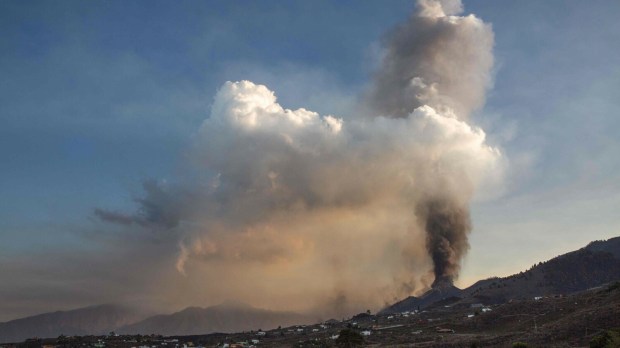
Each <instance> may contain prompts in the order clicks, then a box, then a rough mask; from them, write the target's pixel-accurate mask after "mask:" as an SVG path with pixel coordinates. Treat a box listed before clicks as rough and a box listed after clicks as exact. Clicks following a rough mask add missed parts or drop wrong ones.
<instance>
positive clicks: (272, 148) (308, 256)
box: [95, 0, 503, 315]
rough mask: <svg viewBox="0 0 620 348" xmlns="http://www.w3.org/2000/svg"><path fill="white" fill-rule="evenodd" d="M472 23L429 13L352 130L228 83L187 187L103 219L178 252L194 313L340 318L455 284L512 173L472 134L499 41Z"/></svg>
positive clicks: (161, 189)
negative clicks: (481, 190) (487, 197)
mask: <svg viewBox="0 0 620 348" xmlns="http://www.w3.org/2000/svg"><path fill="white" fill-rule="evenodd" d="M461 10H462V6H461V4H460V2H458V1H445V2H440V1H433V0H424V1H419V2H418V7H417V10H416V12H415V13H414V15H412V16H411V17H410V18H409V20H408V21H407V22H406V23H405V24H403V25H401V26H399V27H398V28H396V29H395V30H394V31H393V32H391V33H390V34H389V35H388V36H387V37H386V41H385V43H386V47H385V51H386V53H385V55H384V60H383V62H382V64H381V66H380V67H379V69H378V71H377V73H376V75H375V79H374V83H373V85H372V86H371V87H370V88H369V92H368V93H367V94H366V95H365V96H364V98H363V100H362V101H361V102H360V104H361V105H362V106H363V107H364V108H365V109H366V110H365V111H364V112H359V113H358V114H356V113H355V112H353V111H352V112H351V114H352V116H348V117H346V118H341V117H338V116H333V115H319V114H318V113H315V112H312V111H309V110H306V109H303V108H300V109H296V110H291V109H286V108H285V107H283V106H281V105H280V104H279V103H278V102H277V99H276V96H275V93H274V92H273V91H271V90H269V88H268V87H266V86H263V85H260V84H256V83H253V82H250V81H237V82H226V83H225V84H224V85H223V86H222V87H221V89H220V90H219V91H218V92H217V94H216V95H215V98H214V101H213V104H212V107H211V110H210V114H209V116H208V117H207V118H206V119H205V120H204V122H203V123H202V125H201V126H200V128H199V129H198V130H197V131H196V134H195V135H194V144H193V147H192V148H191V150H189V151H188V152H189V153H188V155H187V158H188V160H189V161H188V165H187V166H188V168H187V170H186V172H187V173H186V174H187V175H186V176H183V177H179V178H177V179H176V180H169V181H167V182H166V183H157V182H148V183H147V184H146V185H145V187H144V188H145V192H146V194H145V195H144V197H142V198H140V199H138V200H137V203H138V205H139V207H138V210H137V212H136V213H135V214H121V213H110V212H108V211H105V210H97V211H95V214H96V215H97V216H99V217H100V218H101V219H102V220H105V221H107V222H116V223H117V224H118V226H119V227H120V228H126V229H128V230H131V231H134V230H136V229H141V230H149V231H155V232H156V233H155V234H153V235H154V236H155V237H157V238H155V237H153V238H155V239H156V240H157V241H159V240H163V241H166V242H167V241H170V240H172V241H174V242H173V243H171V244H172V245H170V250H171V252H172V253H176V262H175V263H174V265H173V267H176V269H177V271H178V273H177V274H176V276H177V277H179V278H176V279H172V280H171V279H167V280H168V281H167V282H165V283H170V284H175V286H174V289H169V293H167V295H168V296H174V297H175V298H180V299H183V300H184V301H187V303H186V304H187V305H196V304H197V303H199V304H202V305H204V304H205V303H204V301H212V302H211V303H218V302H221V301H222V300H224V299H226V298H235V299H237V300H241V301H244V302H248V303H252V304H254V305H257V306H261V307H270V308H274V309H288V310H291V309H293V310H303V309H305V308H303V306H304V305H307V306H310V307H315V306H318V305H321V304H324V307H325V313H334V311H335V312H337V313H335V314H336V315H341V314H342V315H344V314H346V313H350V312H355V311H359V310H360V309H361V310H365V309H367V308H369V307H371V308H372V307H374V308H377V307H379V306H381V305H383V303H385V301H386V299H390V300H391V299H394V298H398V297H402V296H405V295H410V294H411V292H416V291H420V290H423V289H424V288H425V287H428V285H429V283H430V282H431V281H432V279H431V280H429V272H430V273H432V274H433V275H434V279H435V281H436V282H437V281H440V280H447V281H450V282H451V281H452V280H453V279H455V278H456V277H457V276H458V271H459V268H460V266H459V265H460V262H461V260H462V258H463V257H464V255H465V253H466V252H467V249H468V241H467V237H468V234H469V232H470V231H471V224H470V218H469V209H468V206H469V202H470V201H471V200H472V198H473V197H474V193H475V191H476V189H477V188H478V187H479V186H480V185H481V183H483V182H485V183H488V182H497V181H500V178H501V176H502V167H503V160H502V156H501V154H500V152H499V150H498V149H496V148H494V147H492V146H489V145H488V144H487V143H486V136H485V133H484V131H483V130H481V129H480V128H477V127H475V126H473V125H470V124H469V123H467V122H468V119H469V115H470V113H471V112H472V111H473V110H475V109H476V108H478V107H480V106H481V105H482V103H483V101H484V91H485V90H486V88H487V87H488V86H489V83H490V78H489V76H490V75H489V70H490V68H491V66H492V60H493V59H492V54H491V49H492V42H493V34H492V31H491V29H490V26H488V25H486V24H484V23H483V22H482V21H481V20H480V19H478V18H476V17H474V16H472V15H470V16H465V17H460V16H456V15H455V14H457V13H459V12H460V11H461ZM368 113H371V114H374V115H376V116H375V117H366V116H367V114H368ZM188 178H192V179H188ZM161 234H165V235H166V237H165V238H164V237H161V238H160V237H159V236H160V235H161ZM230 274H234V275H235V276H234V277H230V276H229V275H230ZM170 277H172V276H170ZM360 289H363V291H361V290H360ZM171 294H173V295H171ZM167 295H166V294H159V295H158V298H161V297H165V296H167ZM334 298H336V299H338V301H337V302H338V303H339V304H338V305H337V306H335V305H334ZM205 299H207V300H205ZM340 299H342V301H340ZM344 299H346V301H344ZM207 304H208V303H207ZM335 307H337V308H335Z"/></svg>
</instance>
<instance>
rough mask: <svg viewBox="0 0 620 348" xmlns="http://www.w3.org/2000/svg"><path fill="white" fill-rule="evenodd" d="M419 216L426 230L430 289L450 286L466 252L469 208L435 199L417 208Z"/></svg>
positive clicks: (469, 225) (468, 231)
mask: <svg viewBox="0 0 620 348" xmlns="http://www.w3.org/2000/svg"><path fill="white" fill-rule="evenodd" d="M419 216H420V217H421V218H422V219H423V223H424V229H425V230H426V248H427V250H428V252H429V255H430V256H431V258H432V260H433V273H434V274H435V281H434V282H433V286H432V287H433V288H435V287H437V286H442V285H447V284H450V285H451V284H452V282H453V281H454V279H456V278H457V277H458V273H459V270H460V261H461V259H462V258H463V256H465V254H466V253H467V250H469V242H468V239H467V238H468V235H469V233H470V231H471V221H470V217H469V209H468V208H467V206H465V205H459V204H458V203H456V202H454V201H452V200H450V199H436V200H431V201H429V202H426V203H425V204H424V205H423V206H422V207H420V212H419Z"/></svg>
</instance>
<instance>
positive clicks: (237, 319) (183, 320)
mask: <svg viewBox="0 0 620 348" xmlns="http://www.w3.org/2000/svg"><path fill="white" fill-rule="evenodd" d="M312 321H313V320H311V318H310V317H307V316H304V315H301V314H298V313H293V312H277V311H270V310H266V309H258V308H254V307H251V306H249V305H246V304H240V303H224V304H221V305H218V306H213V307H208V308H199V307H189V308H186V309H184V310H182V311H180V312H176V313H172V314H167V315H156V316H153V317H150V318H147V319H145V320H143V321H141V322H138V323H135V324H132V325H128V326H125V327H122V328H120V329H118V330H117V331H118V332H120V333H127V334H137V333H140V334H151V333H156V334H162V335H193V334H206V333H211V332H234V331H250V330H259V329H264V330H267V329H273V328H277V327H278V326H286V325H293V324H305V323H309V322H312Z"/></svg>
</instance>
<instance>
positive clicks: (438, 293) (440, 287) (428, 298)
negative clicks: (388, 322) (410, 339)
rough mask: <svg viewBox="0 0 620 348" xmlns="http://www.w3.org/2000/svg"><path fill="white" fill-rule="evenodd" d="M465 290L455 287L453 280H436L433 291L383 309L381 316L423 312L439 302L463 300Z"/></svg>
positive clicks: (444, 278) (442, 278)
mask: <svg viewBox="0 0 620 348" xmlns="http://www.w3.org/2000/svg"><path fill="white" fill-rule="evenodd" d="M463 295H464V293H463V290H461V289H459V288H457V287H456V286H454V283H453V282H452V279H450V278H447V277H440V278H437V279H435V281H434V282H433V285H432V286H431V289H430V290H428V291H427V292H425V293H424V294H422V295H421V296H420V297H416V296H409V297H407V298H406V299H404V300H402V301H399V302H396V303H394V304H393V305H391V306H389V307H386V308H384V309H382V310H381V311H380V312H379V314H390V313H402V312H407V311H413V310H423V309H425V308H426V307H429V306H430V305H432V304H434V303H437V302H439V301H443V300H448V299H452V298H459V299H460V298H462V297H463Z"/></svg>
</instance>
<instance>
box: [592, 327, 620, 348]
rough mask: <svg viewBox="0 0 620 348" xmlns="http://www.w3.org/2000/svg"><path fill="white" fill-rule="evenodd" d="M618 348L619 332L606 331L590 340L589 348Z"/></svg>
mask: <svg viewBox="0 0 620 348" xmlns="http://www.w3.org/2000/svg"><path fill="white" fill-rule="evenodd" d="M618 347H620V332H619V331H618V330H607V331H605V332H602V333H600V334H598V335H596V336H594V338H592V340H590V348H618Z"/></svg>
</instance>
